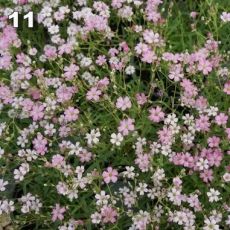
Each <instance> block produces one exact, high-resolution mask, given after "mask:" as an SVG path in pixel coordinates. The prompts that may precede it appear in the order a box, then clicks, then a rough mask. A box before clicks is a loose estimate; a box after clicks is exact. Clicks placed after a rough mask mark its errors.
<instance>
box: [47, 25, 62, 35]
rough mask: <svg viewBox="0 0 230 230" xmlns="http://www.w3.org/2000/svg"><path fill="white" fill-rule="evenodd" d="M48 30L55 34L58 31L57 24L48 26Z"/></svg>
mask: <svg viewBox="0 0 230 230" xmlns="http://www.w3.org/2000/svg"><path fill="white" fill-rule="evenodd" d="M48 31H49V33H51V34H57V33H58V32H59V26H58V25H52V26H50V27H49V28H48Z"/></svg>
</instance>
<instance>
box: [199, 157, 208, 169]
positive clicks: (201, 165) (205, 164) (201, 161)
mask: <svg viewBox="0 0 230 230" xmlns="http://www.w3.org/2000/svg"><path fill="white" fill-rule="evenodd" d="M208 163H209V162H208V160H207V159H205V160H204V159H203V158H200V159H199V161H198V162H197V163H196V166H197V167H198V168H199V170H201V171H202V170H204V169H208V168H209V165H208Z"/></svg>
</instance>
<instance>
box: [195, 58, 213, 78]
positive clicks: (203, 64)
mask: <svg viewBox="0 0 230 230" xmlns="http://www.w3.org/2000/svg"><path fill="white" fill-rule="evenodd" d="M198 70H200V71H202V72H203V74H204V75H207V74H208V73H210V72H211V71H212V65H211V63H210V62H209V61H208V60H205V59H201V60H199V64H198Z"/></svg>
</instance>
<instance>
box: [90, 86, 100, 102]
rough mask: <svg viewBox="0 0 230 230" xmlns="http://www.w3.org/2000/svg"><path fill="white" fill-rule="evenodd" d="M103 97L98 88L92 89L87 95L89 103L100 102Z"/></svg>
mask: <svg viewBox="0 0 230 230" xmlns="http://www.w3.org/2000/svg"><path fill="white" fill-rule="evenodd" d="M100 95H101V90H98V89H97V88H96V87H92V88H91V89H90V90H89V91H88V92H87V94H86V98H87V100H89V101H99V99H100Z"/></svg>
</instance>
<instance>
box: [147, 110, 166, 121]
mask: <svg viewBox="0 0 230 230" xmlns="http://www.w3.org/2000/svg"><path fill="white" fill-rule="evenodd" d="M149 113H150V115H149V120H150V121H153V122H157V123H158V122H160V121H161V120H163V119H164V116H165V114H164V112H162V109H161V108H160V107H159V106H157V107H156V108H151V109H150V110H149Z"/></svg>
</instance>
